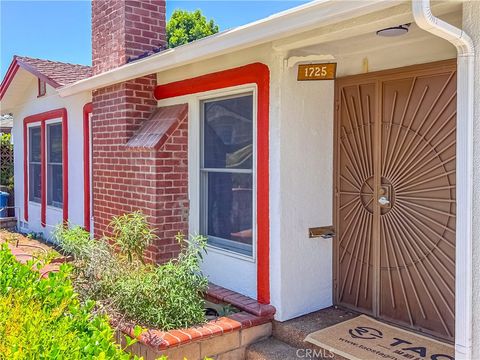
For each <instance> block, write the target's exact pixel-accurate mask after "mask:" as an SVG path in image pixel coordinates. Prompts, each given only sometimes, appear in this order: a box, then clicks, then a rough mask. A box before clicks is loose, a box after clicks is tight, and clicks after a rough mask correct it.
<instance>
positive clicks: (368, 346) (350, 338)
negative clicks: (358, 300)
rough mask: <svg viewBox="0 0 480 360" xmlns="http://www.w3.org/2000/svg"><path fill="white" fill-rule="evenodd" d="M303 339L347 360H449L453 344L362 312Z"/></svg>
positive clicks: (452, 354) (453, 356)
mask: <svg viewBox="0 0 480 360" xmlns="http://www.w3.org/2000/svg"><path fill="white" fill-rule="evenodd" d="M305 341H308V342H309V343H312V344H314V345H317V346H319V347H321V348H323V349H325V350H328V351H330V352H331V353H333V354H337V355H340V356H342V357H344V358H346V359H351V360H376V359H383V360H384V359H391V360H408V359H410V360H423V359H432V360H453V359H455V351H454V347H453V346H452V345H450V344H445V343H442V342H440V341H437V340H434V339H430V338H428V337H425V336H422V335H417V334H415V333H412V332H410V331H407V330H403V329H400V328H397V327H395V326H391V325H387V324H384V323H382V322H380V321H377V320H375V319H372V318H371V317H369V316H366V315H360V316H358V317H356V318H353V319H350V320H347V321H344V322H341V323H339V324H337V325H333V326H330V327H328V328H325V329H322V330H319V331H316V332H313V333H311V334H309V335H308V336H307V337H306V339H305Z"/></svg>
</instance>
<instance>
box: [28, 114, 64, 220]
mask: <svg viewBox="0 0 480 360" xmlns="http://www.w3.org/2000/svg"><path fill="white" fill-rule="evenodd" d="M56 118H60V119H62V159H63V189H62V191H63V221H64V222H67V221H68V118H67V109H65V108H62V109H56V110H51V111H47V112H43V113H40V114H35V115H30V116H27V117H26V118H25V119H24V120H23V153H24V155H23V205H24V218H25V221H28V215H29V214H28V190H29V189H28V124H31V123H36V122H39V123H40V134H41V145H40V156H41V166H40V168H41V177H40V186H41V202H40V204H41V215H40V217H41V219H40V222H41V224H42V226H43V227H45V226H46V224H47V212H46V209H47V188H46V184H47V182H46V177H47V176H46V175H47V174H46V168H47V165H46V164H47V159H46V158H45V154H46V137H47V136H46V121H47V120H50V119H56Z"/></svg>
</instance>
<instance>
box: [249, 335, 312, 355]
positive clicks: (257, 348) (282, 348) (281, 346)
mask: <svg viewBox="0 0 480 360" xmlns="http://www.w3.org/2000/svg"><path fill="white" fill-rule="evenodd" d="M298 351H299V350H298V349H296V348H294V347H292V346H290V345H287V344H285V343H284V342H282V341H279V340H277V339H275V338H269V339H267V340H264V341H260V342H258V343H255V344H253V345H250V346H249V347H248V348H247V351H246V354H245V359H246V360H290V359H292V360H294V359H302V358H303V359H304V358H305V357H301V355H302V354H301V353H299V352H298Z"/></svg>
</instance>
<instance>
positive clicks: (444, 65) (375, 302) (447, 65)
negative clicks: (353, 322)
mask: <svg viewBox="0 0 480 360" xmlns="http://www.w3.org/2000/svg"><path fill="white" fill-rule="evenodd" d="M456 64H457V59H456V58H455V59H448V60H442V61H436V62H431V63H426V64H418V65H411V66H406V67H401V68H395V69H388V70H381V71H375V72H371V73H365V74H357V75H350V76H345V77H341V78H338V79H337V80H335V96H334V127H333V137H334V138H333V147H334V151H333V187H334V188H333V226H334V229H337V225H338V207H337V201H338V200H337V195H336V194H337V189H338V186H339V184H338V176H337V174H338V170H339V168H338V161H339V159H338V154H339V151H340V144H339V141H338V136H339V123H340V94H339V89H340V87H341V86H343V85H346V84H348V85H357V84H365V83H368V82H370V83H372V84H373V83H375V85H376V103H375V112H376V120H377V124H376V125H377V126H375V128H374V132H373V134H374V136H373V139H374V141H375V142H376V143H377V144H378V142H379V141H380V140H381V126H378V121H379V120H380V118H379V116H381V115H380V114H381V109H382V105H383V104H382V89H381V86H379V85H380V84H381V83H382V82H383V81H385V80H396V79H402V78H404V77H405V75H407V74H412V73H414V74H415V75H416V76H423V75H429V74H435V73H438V72H441V71H443V70H444V71H452V70H454V69H456ZM457 87H458V84H457ZM457 109H458V106H457ZM459 124H460V121H459V119H458V118H457V124H456V128H457V129H458V126H459ZM457 133H458V131H457ZM375 148H378V147H374V149H375ZM458 149H459V145H458V140H457V143H456V153H457V158H456V176H457V178H458V173H459V172H460V171H461V169H464V166H461V161H459V159H458V153H459V152H458ZM378 156H379V152H378V151H376V152H375V153H374V166H375V167H376V166H378V165H379V161H378V159H377V157H378ZM374 176H375V178H376V179H375V180H376V183H378V181H377V180H379V179H378V177H379V176H380V172H379V171H378V169H375V171H374ZM458 188H459V186H458V182H457V184H456V188H455V193H456V194H458ZM373 190H374V193H373V197H374V198H378V193H377V191H378V188H377V187H376V188H374V189H373ZM457 209H458V205H457ZM378 211H379V209H378V206H376V207H374V222H373V231H372V236H378V229H379V216H375V215H376V214H377V212H378ZM456 213H457V216H458V213H459V211H456ZM456 224H457V228H458V226H459V225H458V224H459V221H458V220H456ZM455 240H456V241H455V249H457V247H459V246H462V244H464V241H465V240H464V241H462V239H459V236H458V232H457V231H456V239H455ZM372 251H373V252H375V253H376V254H377V255H378V252H379V251H380V246H379V244H378V242H376V243H375V242H374V243H373V249H372ZM337 252H338V243H337V240H336V239H335V241H334V244H333V286H332V292H333V294H332V295H333V296H332V298H333V303H334V304H335V305H337V304H338V303H339V299H338V291H337V279H338V273H339V263H338V261H337V255H338V254H337ZM459 253H460V252H459V251H455V262H456V263H457V262H458V261H463V259H462V258H461V256H459ZM373 259H374V261H376V262H378V259H379V256H373ZM372 270H373V271H372V277H373V280H372V286H373V290H372V291H373V298H372V313H373V316H377V315H378V313H379V304H380V298H379V294H380V292H379V291H378V290H377V289H376V287H378V284H379V277H380V267H379V264H378V263H374V266H373V269H372ZM457 278H458V277H457V275H456V276H455V327H457V321H460V320H459V316H458V312H457V310H458V309H459V304H461V303H462V302H461V301H460V300H459V299H463V297H464V296H465V294H467V292H468V288H465V289H459V286H458V285H459V283H460V284H462V282H459V281H457ZM459 290H460V291H459ZM461 290H463V291H461ZM459 295H460V296H459ZM462 321H463V320H462Z"/></svg>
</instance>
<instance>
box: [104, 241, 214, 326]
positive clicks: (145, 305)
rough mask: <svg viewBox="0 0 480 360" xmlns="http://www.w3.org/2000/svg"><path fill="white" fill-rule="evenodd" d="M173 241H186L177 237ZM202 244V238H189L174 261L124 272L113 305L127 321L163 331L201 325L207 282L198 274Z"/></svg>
mask: <svg viewBox="0 0 480 360" xmlns="http://www.w3.org/2000/svg"><path fill="white" fill-rule="evenodd" d="M177 240H178V241H179V242H186V240H184V238H183V236H180V235H179V236H178V237H177ZM205 244H206V240H205V238H204V237H202V236H196V237H192V238H191V241H190V242H189V243H188V245H187V246H184V247H183V250H182V252H181V253H180V255H179V257H178V259H174V260H170V261H169V262H167V263H166V264H163V265H160V266H156V267H149V266H144V267H138V268H137V269H134V270H130V271H129V272H127V273H125V274H124V275H123V276H121V277H119V278H118V280H117V282H116V284H115V286H114V292H113V293H112V294H111V298H112V300H113V302H114V303H115V304H116V305H117V306H118V309H119V310H120V311H121V312H122V313H123V314H125V315H127V317H128V318H129V319H131V320H135V321H138V322H140V323H142V324H148V325H153V326H156V327H159V328H161V329H163V330H170V329H176V328H184V327H189V326H192V325H195V324H199V323H202V322H204V321H205V302H204V299H203V292H204V291H205V290H206V288H207V285H208V281H207V279H206V278H205V277H204V276H203V275H202V273H201V271H200V261H201V255H202V252H203V251H204V249H205Z"/></svg>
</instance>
